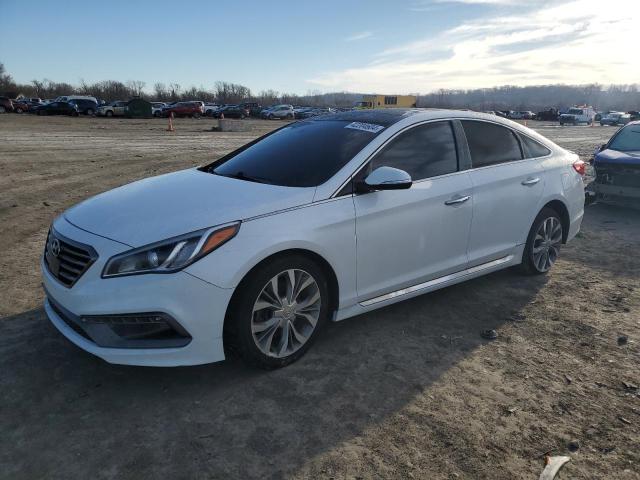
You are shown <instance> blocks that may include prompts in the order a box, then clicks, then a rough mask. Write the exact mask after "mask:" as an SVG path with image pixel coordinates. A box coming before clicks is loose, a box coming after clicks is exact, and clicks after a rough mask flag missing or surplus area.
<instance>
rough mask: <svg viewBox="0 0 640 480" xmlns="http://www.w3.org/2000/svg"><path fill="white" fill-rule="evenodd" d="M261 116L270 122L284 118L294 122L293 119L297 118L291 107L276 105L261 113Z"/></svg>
mask: <svg viewBox="0 0 640 480" xmlns="http://www.w3.org/2000/svg"><path fill="white" fill-rule="evenodd" d="M260 116H261V117H262V118H266V119H269V120H274V119H283V118H286V119H289V120H293V118H294V117H295V113H294V111H293V107H292V106H291V105H274V106H273V107H269V108H267V109H266V110H263V111H262V112H261V113H260Z"/></svg>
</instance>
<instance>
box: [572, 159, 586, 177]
mask: <svg viewBox="0 0 640 480" xmlns="http://www.w3.org/2000/svg"><path fill="white" fill-rule="evenodd" d="M573 169H574V170H575V171H576V172H578V173H579V174H580V175H582V176H583V177H584V175H585V173H587V164H586V163H584V162H583V161H582V160H578V161H577V162H574V163H573Z"/></svg>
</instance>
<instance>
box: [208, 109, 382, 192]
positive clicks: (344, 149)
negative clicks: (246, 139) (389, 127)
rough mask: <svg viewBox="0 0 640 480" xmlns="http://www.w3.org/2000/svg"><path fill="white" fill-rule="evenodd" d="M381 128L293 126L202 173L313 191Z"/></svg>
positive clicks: (315, 123) (346, 123) (341, 124)
mask: <svg viewBox="0 0 640 480" xmlns="http://www.w3.org/2000/svg"><path fill="white" fill-rule="evenodd" d="M367 127H368V128H367ZM382 130H384V127H380V126H377V125H372V124H356V123H355V122H354V123H352V122H349V121H344V120H323V121H317V120H310V121H304V122H296V123H292V124H290V125H287V126H286V127H284V128H281V129H280V130H276V131H275V132H273V133H271V134H269V135H267V136H266V137H263V138H262V139H260V140H258V141H257V142H256V143H253V144H249V146H247V147H244V148H243V149H240V150H239V151H236V152H233V153H231V154H229V155H228V156H227V157H224V158H222V159H221V160H219V161H218V162H216V163H214V164H212V165H210V166H209V167H206V168H205V170H206V171H209V172H211V173H215V174H216V175H222V176H227V177H233V178H239V179H242V180H248V181H254V182H259V183H268V184H272V185H282V186H286V187H315V186H318V185H320V184H322V183H324V182H326V181H327V180H328V179H329V178H331V177H332V176H333V175H334V174H335V173H336V172H337V171H338V170H340V168H342V167H343V166H344V165H346V164H347V162H349V160H351V159H352V158H353V157H354V156H355V155H356V154H357V153H358V152H359V151H360V150H362V149H363V148H364V147H365V146H366V145H367V144H368V143H369V142H371V140H373V139H374V138H375V137H376V136H377V135H378V134H379V133H380V132H381V131H382Z"/></svg>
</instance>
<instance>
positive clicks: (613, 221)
mask: <svg viewBox="0 0 640 480" xmlns="http://www.w3.org/2000/svg"><path fill="white" fill-rule="evenodd" d="M165 122H166V121H163V120H158V119H153V120H120V119H99V118H66V117H58V118H49V117H47V118H39V117H35V116H19V115H2V116H0V225H1V227H2V229H1V231H0V239H1V242H0V244H1V245H2V247H3V249H4V251H3V254H2V255H0V317H1V318H0V363H1V365H2V375H0V478H7V479H15V478H29V479H32V478H60V479H68V478H100V479H102V478H104V479H108V478H118V479H120V478H132V479H142V478H189V479H214V478H215V479H218V478H219V479H227V478H274V479H275V478H331V477H333V478H336V479H342V478H350V479H351V478H366V479H368V478H425V479H440V478H443V479H449V478H469V479H476V478H492V479H514V478H523V479H524V478H537V476H538V475H539V473H540V471H541V470H542V468H543V458H542V457H543V455H544V453H545V452H549V451H551V452H552V454H569V455H570V456H571V457H572V461H571V462H570V463H569V464H568V465H567V466H566V467H565V468H564V470H563V471H562V473H561V475H560V477H559V478H572V479H574V478H581V479H593V478H616V479H637V478H640V449H639V448H638V445H639V444H640V391H639V390H638V388H637V386H638V385H640V369H639V368H638V365H639V362H640V282H639V278H640V256H639V255H637V252H638V249H639V248H640V213H638V212H637V211H632V210H626V209H622V208H613V207H608V206H606V205H593V206H590V207H587V209H586V214H585V221H584V223H583V230H582V232H581V233H580V234H579V236H578V238H576V239H575V240H574V241H573V242H572V243H571V244H569V245H567V246H566V247H565V248H563V251H562V253H561V258H560V260H559V261H558V263H557V264H556V266H555V267H554V269H553V270H552V272H551V273H550V274H549V275H548V276H547V277H524V276H521V275H520V274H518V273H517V272H514V271H512V270H508V271H502V272H498V273H495V274H492V275H489V276H486V277H482V278H478V279H475V280H473V281H470V282H467V283H464V284H461V285H457V286H454V287H450V288H447V289H444V290H441V291H439V292H435V293H432V294H428V295H424V296H422V297H418V298H415V299H412V300H409V301H405V302H402V303H399V304H396V305H394V306H391V307H387V308H384V309H382V310H378V311H376V312H373V313H370V314H366V315H363V316H360V317H357V318H353V319H350V320H346V321H344V322H341V323H337V324H331V325H329V327H328V328H327V329H326V330H325V331H324V332H323V333H322V334H321V335H320V338H319V339H318V342H317V344H316V345H315V346H314V348H313V349H311V350H310V351H309V352H308V353H307V355H306V356H305V357H304V358H303V359H302V360H300V361H299V362H298V363H296V364H294V365H292V366H290V367H287V368H285V369H282V370H279V371H274V372H262V371H256V370H251V369H249V368H247V367H245V366H244V365H242V364H241V363H239V362H237V361H234V360H231V361H227V362H224V363H221V364H215V365H207V366H199V367H190V368H173V369H150V368H139V367H122V366H114V365H109V364H107V363H105V362H103V361H102V360H99V359H97V358H95V357H92V356H91V355H89V354H88V353H85V352H83V351H81V350H79V349H78V348H76V347H75V346H73V345H72V344H70V343H69V342H68V341H67V340H65V339H64V338H63V337H62V335H60V334H59V333H58V332H57V331H56V330H55V328H54V327H53V326H52V325H50V324H49V322H48V320H47V319H46V316H45V314H44V311H43V309H42V307H41V304H42V299H43V293H42V290H41V288H40V281H39V266H38V258H39V255H40V254H41V252H42V248H43V244H44V239H45V236H46V232H47V228H48V226H49V224H50V222H51V221H52V219H53V218H54V217H55V216H56V215H58V214H59V213H61V212H62V211H64V210H65V209H66V208H68V207H69V206H71V205H73V204H74V203H76V202H78V201H80V200H82V199H84V198H87V197H88V196H91V195H94V194H96V193H99V192H101V191H104V190H107V189H110V188H113V187H116V186H118V185H122V184H124V183H128V182H130V181H133V180H136V179H139V178H143V177H146V176H150V175H156V174H160V173H165V172H169V171H173V170H177V169H180V168H187V167H191V166H194V165H198V164H202V163H205V162H209V161H211V160H213V159H215V158H218V157H219V156H221V155H223V154H225V153H227V152H229V151H230V150H232V149H234V148H236V147H238V146H240V145H242V144H244V143H246V142H248V141H250V140H252V139H253V138H255V137H256V136H258V135H260V134H262V133H266V132H267V131H269V130H271V129H273V128H275V127H276V126H279V125H281V124H282V123H281V122H267V121H256V120H247V122H251V125H252V128H253V130H252V131H250V132H237V133H220V132H213V131H211V126H212V125H215V124H216V121H215V120H209V119H201V120H191V119H179V120H176V121H174V125H175V127H176V132H174V133H169V132H166V123H165ZM530 126H533V127H534V128H536V129H537V130H538V131H539V132H540V133H542V134H543V135H545V136H547V137H549V138H550V139H552V140H554V141H556V142H557V143H559V144H560V145H562V146H564V147H566V148H569V149H571V150H574V151H576V152H577V153H579V154H580V155H581V156H582V158H583V160H588V159H589V158H590V156H591V154H592V152H593V149H594V148H595V147H596V146H598V145H600V144H602V143H604V142H605V141H606V140H607V139H608V138H609V137H610V136H611V134H612V133H613V132H614V129H613V128H606V127H604V128H602V127H593V128H590V127H562V128H561V127H558V126H556V125H553V124H550V123H536V122H530ZM161 215H162V212H158V216H161ZM390 254H392V252H391V253H390ZM489 328H494V329H496V330H497V332H498V335H499V337H498V339H497V340H495V341H493V342H489V341H486V340H483V339H482V338H480V335H479V333H480V331H481V330H484V329H489ZM623 336H626V338H627V340H626V342H625V340H624V338H623ZM571 442H577V445H575V446H576V447H577V450H576V451H574V452H569V444H570V443H571Z"/></svg>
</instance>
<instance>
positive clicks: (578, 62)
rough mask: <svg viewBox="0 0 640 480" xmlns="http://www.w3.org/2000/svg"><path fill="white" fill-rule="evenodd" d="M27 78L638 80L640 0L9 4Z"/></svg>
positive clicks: (444, 82)
mask: <svg viewBox="0 0 640 480" xmlns="http://www.w3.org/2000/svg"><path fill="white" fill-rule="evenodd" d="M0 18H2V19H3V20H4V21H3V26H2V29H0V62H2V63H4V65H5V68H6V69H7V71H8V73H10V74H11V75H12V76H13V77H14V79H15V80H16V81H18V82H24V83H27V82H30V81H31V80H33V79H38V80H41V79H44V78H47V79H50V80H54V81H59V82H61V81H64V82H68V83H71V84H77V83H79V82H80V81H81V80H84V81H86V82H88V83H92V82H96V81H100V80H107V79H112V80H120V81H123V82H126V81H128V80H142V81H144V82H145V83H146V88H145V89H146V90H147V91H151V90H152V87H153V84H154V83H156V82H163V83H165V84H169V83H179V84H180V85H181V86H182V87H183V88H188V87H190V86H196V87H204V88H207V89H210V88H212V86H213V84H214V83H215V81H216V80H224V81H229V82H234V83H240V84H243V85H245V86H248V87H249V88H251V90H252V91H253V92H254V93H255V92H259V91H260V90H266V89H273V90H276V91H278V92H281V93H282V92H286V93H297V94H306V93H308V92H310V91H317V90H319V91H322V92H332V91H350V92H362V93H381V94H384V93H386V94H408V93H429V92H432V91H434V90H437V89H440V88H483V87H492V86H498V85H507V84H508V85H519V86H524V85H540V84H550V83H568V84H580V83H592V82H599V83H602V84H610V83H618V84H620V83H635V82H637V81H638V80H639V79H640V55H638V53H637V52H638V51H639V48H638V38H639V37H638V36H637V35H638V32H639V30H638V25H640V0H610V1H605V0H565V1H560V0H528V1H523V0H388V1H382V0H368V1H366V0H297V1H293V0H269V1H264V0H234V1H229V0H227V1H222V0H210V1H204V0H202V1H201V0H193V1H192V0H182V1H180V2H178V1H175V0H172V1H165V0H155V1H151V0H149V1H146V0H137V1H133V0H129V1H125V0H110V1H104V0H101V1H98V0H83V1H78V0H66V1H59V2H54V1H41V0H0Z"/></svg>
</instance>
